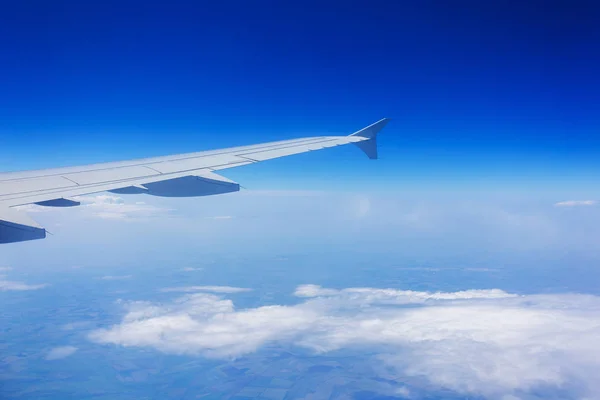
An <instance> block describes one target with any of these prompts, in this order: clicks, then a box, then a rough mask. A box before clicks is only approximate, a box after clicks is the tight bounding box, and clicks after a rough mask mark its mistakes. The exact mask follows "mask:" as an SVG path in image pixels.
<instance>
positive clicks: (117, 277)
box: [98, 275, 132, 281]
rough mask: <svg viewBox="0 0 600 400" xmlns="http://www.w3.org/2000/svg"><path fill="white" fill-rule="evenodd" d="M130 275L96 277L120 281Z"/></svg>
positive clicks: (128, 277)
mask: <svg viewBox="0 0 600 400" xmlns="http://www.w3.org/2000/svg"><path fill="white" fill-rule="evenodd" d="M131 277H132V276H131V275H105V276H103V277H101V278H98V279H100V280H103V281H122V280H125V279H131Z"/></svg>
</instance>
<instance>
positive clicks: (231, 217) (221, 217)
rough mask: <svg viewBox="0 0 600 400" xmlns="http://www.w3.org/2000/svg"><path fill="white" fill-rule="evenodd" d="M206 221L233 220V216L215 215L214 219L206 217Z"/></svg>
mask: <svg viewBox="0 0 600 400" xmlns="http://www.w3.org/2000/svg"><path fill="white" fill-rule="evenodd" d="M206 219H213V220H223V219H233V216H232V215H217V216H214V217H206Z"/></svg>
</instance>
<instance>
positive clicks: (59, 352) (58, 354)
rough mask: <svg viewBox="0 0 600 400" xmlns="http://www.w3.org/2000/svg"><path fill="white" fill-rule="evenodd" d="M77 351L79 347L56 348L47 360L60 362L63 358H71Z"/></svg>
mask: <svg viewBox="0 0 600 400" xmlns="http://www.w3.org/2000/svg"><path fill="white" fill-rule="evenodd" d="M76 351H77V347H73V346H62V347H55V348H53V349H52V350H50V351H49V352H48V354H47V355H46V360H59V359H61V358H66V357H69V356H70V355H73V354H74V353H75V352H76Z"/></svg>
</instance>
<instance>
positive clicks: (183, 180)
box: [0, 118, 389, 243]
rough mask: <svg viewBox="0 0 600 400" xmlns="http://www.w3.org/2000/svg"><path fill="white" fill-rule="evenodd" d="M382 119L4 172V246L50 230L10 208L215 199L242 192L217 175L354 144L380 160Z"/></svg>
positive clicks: (0, 227)
mask: <svg viewBox="0 0 600 400" xmlns="http://www.w3.org/2000/svg"><path fill="white" fill-rule="evenodd" d="M388 122H389V119H388V118H384V119H382V120H380V121H377V122H375V123H374V124H371V125H369V126H367V127H365V128H363V129H361V130H359V131H357V132H355V133H353V134H352V135H349V136H319V137H310V138H304V139H294V140H284V141H279V142H270V143H264V144H259V145H254V146H242V147H233V148H228V149H222V150H213V151H203V152H198V153H187V154H179V155H174V156H166V157H155V158H146V159H139V160H131V161H123V162H113V163H104V164H94V165H88V166H83V167H69V168H56V169H46V170H39V171H26V172H16V173H3V174H0V243H12V242H21V241H25V240H34V239H43V238H45V237H46V230H45V229H44V228H43V227H40V226H39V225H38V224H37V223H36V222H35V221H33V220H32V219H31V218H29V216H28V215H27V214H25V213H24V212H22V211H18V210H15V209H13V208H11V207H15V206H20V205H25V204H38V205H43V206H49V207H71V206H77V205H79V203H78V202H76V201H73V200H70V199H69V197H73V196H79V195H85V194H91V193H98V192H104V191H109V192H113V193H119V194H149V195H153V196H164V197H191V196H211V195H215V194H222V193H230V192H236V191H239V190H240V185H239V184H238V183H236V182H233V181H231V180H229V179H227V178H225V177H223V176H221V175H218V174H216V173H215V172H214V171H219V170H222V169H227V168H234V167H239V166H243V165H248V164H253V163H257V162H260V161H266V160H270V159H274V158H279V157H285V156H290V155H293V154H300V153H305V152H308V151H315V150H322V149H326V148H329V147H336V146H342V145H346V144H351V143H352V144H354V145H356V146H357V147H358V148H360V149H361V150H362V151H363V152H364V153H365V154H366V155H367V156H368V157H369V158H371V159H375V158H377V134H378V133H379V131H380V130H381V129H383V127H384V126H385V125H386V124H387V123H388Z"/></svg>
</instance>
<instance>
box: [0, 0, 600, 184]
mask: <svg viewBox="0 0 600 400" xmlns="http://www.w3.org/2000/svg"><path fill="white" fill-rule="evenodd" d="M598 20H600V6H599V5H598V4H597V3H595V2H593V1H572V2H547V1H527V2H522V1H502V2H483V1H456V2H447V1H344V2H331V1H325V2H322V1H319V2H313V1H303V2H281V1H251V2H249V1H224V2H192V1H186V2H181V1H169V2H161V3H159V2H148V1H143V2H142V1H139V2H134V1H102V2H99V1H95V2H92V1H79V0H78V1H52V2H48V1H20V2H5V4H3V7H2V13H1V15H0V38H2V39H1V41H0V48H1V51H0V77H1V79H2V85H1V86H0V170H17V169H32V168H41V167H51V166H58V165H71V164H80V163H89V162H98V161H108V160H118V159H126V158H132V157H143V156H151V155H162V154H170V153H179V152H189V151H196V150H201V149H208V148H215V147H223V146H233V145H239V144H251V143H256V142H263V141H269V140H277V139H284V138H291V137H298V136H306V135H315V134H323V133H341V134H347V133H351V132H353V131H355V130H357V129H359V128H361V127H362V126H364V125H367V124H369V123H371V122H373V121H375V120H378V119H379V118H382V117H391V118H393V119H394V120H393V122H392V123H391V124H390V125H389V126H388V127H387V128H386V130H385V131H384V133H385V137H382V140H381V146H382V149H381V158H382V160H380V164H383V166H384V168H382V167H381V165H379V166H378V167H375V166H374V164H373V163H369V162H368V161H366V160H363V159H361V156H360V154H358V153H356V154H355V151H356V149H344V150H341V149H339V150H338V149H336V150H334V151H331V152H323V154H309V155H304V156H298V157H299V158H298V159H296V160H294V161H292V160H281V161H274V162H272V163H270V164H268V166H265V167H262V166H261V167H260V168H262V169H261V170H260V174H257V177H256V178H255V179H254V180H253V183H254V184H256V183H257V182H258V181H259V179H260V178H259V175H260V176H264V177H265V179H267V178H268V177H269V176H271V177H273V179H274V180H275V181H277V180H278V179H275V178H283V177H285V176H288V174H294V173H295V174H298V175H299V173H300V172H301V173H302V174H304V176H308V177H309V178H310V179H311V180H312V181H314V178H315V177H317V176H318V174H319V172H320V171H322V169H323V168H325V167H328V166H330V165H331V164H334V167H331V168H332V171H333V172H332V174H336V172H335V171H338V172H337V173H338V174H339V175H334V176H339V177H341V178H342V177H343V178H344V179H345V177H346V175H344V174H347V176H351V175H352V176H355V177H356V178H360V177H367V176H372V175H373V174H379V176H381V177H382V179H381V181H382V182H386V181H388V180H390V179H392V180H394V181H395V182H400V183H402V182H407V181H415V180H421V181H424V182H430V183H431V184H432V185H433V184H438V183H439V182H444V184H455V183H465V182H466V183H467V184H470V183H473V184H481V182H487V183H489V184H490V185H492V186H493V185H500V184H501V183H502V184H503V185H510V184H511V183H510V182H520V183H519V184H521V185H523V186H524V187H527V186H529V185H538V186H540V185H541V186H543V185H557V184H558V185H567V186H568V185H571V186H578V185H579V186H578V187H579V189H582V188H585V187H589V186H590V184H591V183H593V182H595V181H597V176H598V174H599V173H600V157H599V155H600V150H599V146H598V145H599V144H600V135H599V132H598V127H599V124H600V77H599V71H600V51H599V48H598V43H600V26H599V24H598V23H597V21H598ZM350 153H352V155H354V156H355V157H354V158H353V157H350ZM350 160H351V161H350ZM309 161H311V163H309ZM307 164H311V165H312V166H313V168H314V169H312V170H311V169H308V170H307V169H305V168H304V169H302V170H301V171H298V169H299V167H304V166H306V165H307ZM251 168H253V167H251ZM269 171H274V172H273V173H272V174H273V175H269ZM277 171H284V172H277ZM241 173H242V174H244V173H243V172H241ZM248 174H250V175H251V173H248ZM306 174H308V175H306ZM507 182H509V183H507Z"/></svg>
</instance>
